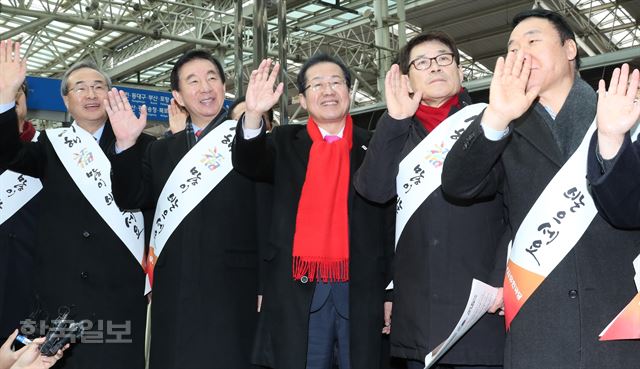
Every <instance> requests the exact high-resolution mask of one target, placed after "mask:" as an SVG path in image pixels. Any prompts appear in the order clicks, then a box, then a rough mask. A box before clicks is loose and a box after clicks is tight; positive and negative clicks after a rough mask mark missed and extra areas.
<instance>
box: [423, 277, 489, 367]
mask: <svg viewBox="0 0 640 369" xmlns="http://www.w3.org/2000/svg"><path fill="white" fill-rule="evenodd" d="M497 294H498V289H497V288H495V287H492V286H489V285H488V284H486V283H484V282H480V281H479V280H477V279H474V280H473V283H472V284H471V292H470V293H469V299H468V300H467V306H466V307H465V309H464V312H463V313H462V316H461V317H460V320H459V321H458V324H457V325H456V327H455V328H454V329H453V332H451V335H449V337H448V338H447V339H446V340H444V341H443V342H442V343H441V344H439V345H438V346H437V347H436V348H435V349H433V351H431V352H430V353H429V354H427V356H426V357H425V358H424V364H425V366H424V368H425V369H428V368H429V367H431V366H432V365H433V364H434V363H435V362H436V361H438V359H440V358H441V357H442V355H444V354H445V353H446V352H447V351H448V350H449V349H450V348H451V347H452V346H453V345H454V344H455V343H456V342H458V340H459V339H460V338H461V337H462V336H464V334H465V333H467V331H468V330H469V329H471V327H473V325H474V324H476V322H477V321H478V320H480V318H482V316H483V315H484V314H486V313H487V310H489V307H491V305H492V304H493V301H494V300H495V299H496V295H497Z"/></svg>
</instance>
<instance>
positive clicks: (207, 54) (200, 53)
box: [170, 49, 227, 91]
mask: <svg viewBox="0 0 640 369" xmlns="http://www.w3.org/2000/svg"><path fill="white" fill-rule="evenodd" d="M196 59H203V60H208V61H210V62H211V63H213V65H215V66H216V68H217V69H218V74H219V75H220V79H221V80H222V83H223V84H224V83H225V82H226V80H227V79H226V76H225V75H224V69H223V68H222V64H220V61H218V59H216V58H215V57H214V56H213V55H212V54H211V51H209V50H207V49H195V50H189V51H187V52H186V53H184V54H183V55H182V56H181V57H180V59H178V61H176V64H175V65H174V66H173V69H172V70H171V77H170V80H171V90H173V91H180V76H179V73H180V69H181V68H182V66H183V65H185V64H187V63H188V62H190V61H192V60H196Z"/></svg>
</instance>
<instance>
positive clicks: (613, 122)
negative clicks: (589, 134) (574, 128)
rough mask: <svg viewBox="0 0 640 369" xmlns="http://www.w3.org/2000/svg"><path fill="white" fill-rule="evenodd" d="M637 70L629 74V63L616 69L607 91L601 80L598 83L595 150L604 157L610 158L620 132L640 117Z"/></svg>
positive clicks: (618, 143)
mask: <svg viewBox="0 0 640 369" xmlns="http://www.w3.org/2000/svg"><path fill="white" fill-rule="evenodd" d="M639 83H640V71H638V70H637V69H636V70H634V71H633V73H629V65H628V64H623V65H622V69H620V68H616V69H615V70H614V71H613V75H611V81H610V82H609V90H607V89H606V85H605V82H604V80H602V79H601V80H600V83H599V85H598V110H597V114H596V117H597V124H598V149H599V150H600V155H601V156H602V157H603V158H604V159H611V158H613V157H614V156H616V154H617V153H618V150H620V146H622V142H623V141H624V135H625V134H626V133H627V132H628V131H629V130H630V129H631V128H632V127H633V126H634V125H635V124H636V122H637V121H638V119H640V103H639V102H638V85H639Z"/></svg>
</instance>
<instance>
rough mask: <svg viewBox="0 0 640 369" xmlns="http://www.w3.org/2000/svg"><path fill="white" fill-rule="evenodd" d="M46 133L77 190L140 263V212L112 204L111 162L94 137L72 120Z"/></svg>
mask: <svg viewBox="0 0 640 369" xmlns="http://www.w3.org/2000/svg"><path fill="white" fill-rule="evenodd" d="M47 137H48V138H49V141H51V145H52V146H53V149H54V150H55V151H56V154H57V155H58V157H59V158H60V161H61V162H62V164H63V165H64V167H65V169H66V170H67V172H68V173H69V175H70V176H71V179H73V182H75V184H76V186H78V188H79V189H80V192H82V194H83V195H84V197H85V198H86V199H87V201H89V203H90V204H91V206H93V208H94V209H95V210H96V211H97V212H98V214H100V216H101V217H102V219H104V221H105V222H106V223H107V224H108V225H109V227H111V229H112V230H113V232H114V233H115V234H116V235H117V236H118V237H119V238H120V240H122V242H123V243H124V244H125V245H126V246H127V248H128V249H129V251H131V253H132V254H133V256H134V257H135V258H136V260H137V261H138V262H139V263H140V265H141V266H142V261H143V255H144V221H143V218H142V213H141V212H139V211H138V212H130V211H121V210H120V209H119V208H118V206H117V205H116V203H115V201H114V199H113V194H112V193H111V178H110V173H111V163H110V162H109V159H108V158H107V156H106V155H105V154H104V152H103V151H102V148H100V146H99V145H98V143H97V142H96V140H95V138H94V137H93V136H92V135H91V134H90V133H89V132H87V131H85V130H84V129H82V128H81V127H79V126H78V125H77V124H76V123H73V124H72V125H71V127H69V128H55V129H48V130H47Z"/></svg>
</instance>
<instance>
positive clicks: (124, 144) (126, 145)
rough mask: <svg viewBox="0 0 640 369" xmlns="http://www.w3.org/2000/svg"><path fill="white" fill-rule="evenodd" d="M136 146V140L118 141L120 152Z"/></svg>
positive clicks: (117, 145) (117, 146)
mask: <svg viewBox="0 0 640 369" xmlns="http://www.w3.org/2000/svg"><path fill="white" fill-rule="evenodd" d="M135 144H136V140H133V141H132V140H117V141H116V148H117V149H118V150H120V151H125V150H127V149H129V148H130V147H132V146H133V145H135Z"/></svg>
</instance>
